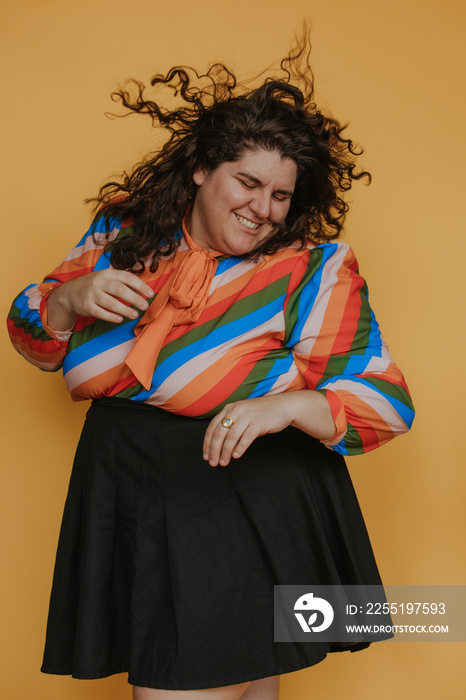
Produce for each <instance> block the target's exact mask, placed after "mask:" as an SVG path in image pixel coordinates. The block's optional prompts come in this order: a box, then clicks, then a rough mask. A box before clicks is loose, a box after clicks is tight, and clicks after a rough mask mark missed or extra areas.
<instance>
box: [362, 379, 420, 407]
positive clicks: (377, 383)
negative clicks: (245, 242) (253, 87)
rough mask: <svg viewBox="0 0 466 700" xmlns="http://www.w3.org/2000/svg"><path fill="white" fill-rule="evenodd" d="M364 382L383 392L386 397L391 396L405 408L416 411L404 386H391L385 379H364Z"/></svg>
mask: <svg viewBox="0 0 466 700" xmlns="http://www.w3.org/2000/svg"><path fill="white" fill-rule="evenodd" d="M364 380H365V381H366V382H367V383H368V384H372V386H374V387H375V388H376V389H378V390H379V391H381V392H382V393H383V394H385V395H386V396H391V397H392V398H393V399H396V400H397V401H401V402H402V403H403V404H404V405H405V406H407V407H408V408H411V409H412V410H413V411H414V406H413V402H412V400H411V397H410V395H409V394H408V392H407V391H406V389H404V387H402V386H398V385H396V384H391V383H390V382H389V381H384V380H383V379H377V378H374V377H364Z"/></svg>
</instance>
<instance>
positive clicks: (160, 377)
mask: <svg viewBox="0 0 466 700" xmlns="http://www.w3.org/2000/svg"><path fill="white" fill-rule="evenodd" d="M284 299H285V295H282V296H280V297H278V298H277V299H274V300H273V301H271V302H270V303H269V304H266V305H265V306H262V307H261V308H260V309H256V310H254V311H252V312H251V313H250V314H248V315H247V316H241V318H239V319H236V320H235V321H231V322H230V323H227V324H224V325H223V326H220V327H219V328H216V329H215V330H213V331H211V332H210V333H209V334H208V335H207V336H205V337H204V338H200V339H199V340H197V341H196V342H194V343H191V344H189V345H188V346H186V347H183V348H180V350H178V352H176V353H174V354H173V355H171V356H170V357H167V359H166V360H164V361H163V362H162V363H161V364H160V365H159V366H158V367H157V369H156V370H155V373H154V378H153V383H152V387H153V389H154V388H157V387H159V386H160V385H161V384H163V382H164V381H165V380H166V379H167V377H169V376H170V375H171V374H172V373H173V372H175V371H176V370H177V369H179V368H180V367H181V366H182V365H184V364H186V362H188V361H189V360H191V359H192V358H194V357H196V356H197V355H200V354H202V353H204V352H207V351H208V350H212V349H213V348H215V347H217V346H219V345H222V344H223V343H226V342H228V341H229V340H232V339H234V338H238V337H239V336H240V335H243V334H244V333H247V332H248V331H250V330H252V329H254V328H257V327H258V326H260V325H261V324H262V323H265V322H266V321H268V320H269V319H270V318H272V317H273V316H275V315H276V314H277V313H280V311H282V310H283V302H284Z"/></svg>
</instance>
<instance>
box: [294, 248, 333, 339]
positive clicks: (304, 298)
mask: <svg viewBox="0 0 466 700" xmlns="http://www.w3.org/2000/svg"><path fill="white" fill-rule="evenodd" d="M317 249H322V251H323V256H322V264H321V266H320V267H319V269H318V270H316V271H315V272H314V273H313V275H312V277H311V278H310V280H309V281H308V282H307V284H306V285H305V286H304V287H303V289H302V291H301V294H300V297H299V307H298V320H297V321H296V324H295V327H294V328H293V331H292V333H291V336H290V339H289V341H288V343H287V345H288V346H289V347H293V346H294V345H296V343H298V342H299V341H300V340H301V335H302V332H303V327H304V324H305V323H306V321H307V319H308V317H309V314H310V313H311V311H312V309H313V307H314V304H315V302H316V299H317V297H318V295H319V291H320V288H321V285H322V274H323V271H324V267H325V263H326V262H327V261H328V260H329V259H330V258H331V257H332V256H333V255H334V254H335V252H336V251H337V250H338V246H337V244H336V243H326V244H324V245H322V246H316V248H314V250H317ZM311 252H312V251H311Z"/></svg>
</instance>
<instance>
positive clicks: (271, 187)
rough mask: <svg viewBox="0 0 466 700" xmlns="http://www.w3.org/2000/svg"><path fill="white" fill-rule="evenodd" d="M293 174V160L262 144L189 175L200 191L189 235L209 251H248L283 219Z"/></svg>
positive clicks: (291, 188) (260, 241) (226, 252)
mask: <svg viewBox="0 0 466 700" xmlns="http://www.w3.org/2000/svg"><path fill="white" fill-rule="evenodd" d="M296 176H297V167H296V163H295V162H294V161H293V160H291V159H290V158H284V157H282V156H281V154H280V153H279V152H278V151H266V150H264V149H263V148H254V149H247V150H245V151H244V152H243V154H242V155H241V157H240V158H239V159H238V160H235V161H228V162H226V163H222V164H221V165H219V166H218V167H217V168H215V170H206V169H204V168H201V167H199V168H198V169H197V170H196V171H195V173H194V175H193V180H194V182H195V183H196V185H197V186H198V191H197V193H196V198H195V200H194V205H193V209H192V212H191V221H190V223H189V224H188V228H189V232H190V234H191V237H192V238H193V240H194V241H195V242H196V243H197V244H198V245H200V246H201V247H202V248H207V249H208V250H215V251H219V252H221V253H225V254H228V255H245V254H246V253H250V252H251V251H252V250H254V249H255V248H257V247H258V246H259V245H260V244H261V243H262V242H263V241H264V240H265V239H266V238H268V237H269V236H270V234H271V233H272V231H273V229H274V226H275V224H278V223H281V222H283V221H284V220H285V217H286V215H287V213H288V209H289V208H290V200H291V196H292V194H293V190H294V187H295V183H296Z"/></svg>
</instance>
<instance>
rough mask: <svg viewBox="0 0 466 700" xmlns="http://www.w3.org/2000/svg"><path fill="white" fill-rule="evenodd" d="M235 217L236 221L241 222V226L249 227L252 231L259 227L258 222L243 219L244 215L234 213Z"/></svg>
mask: <svg viewBox="0 0 466 700" xmlns="http://www.w3.org/2000/svg"><path fill="white" fill-rule="evenodd" d="M235 216H236V218H237V219H238V221H239V222H240V223H241V224H243V226H247V228H251V229H252V230H253V231H255V230H256V229H258V228H259V226H260V224H255V223H254V222H253V221H249V219H245V218H244V216H240V215H239V214H235Z"/></svg>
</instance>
